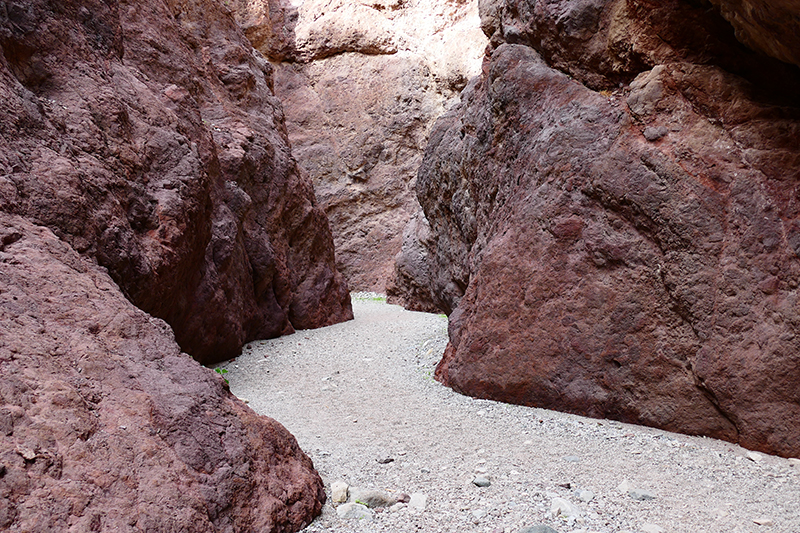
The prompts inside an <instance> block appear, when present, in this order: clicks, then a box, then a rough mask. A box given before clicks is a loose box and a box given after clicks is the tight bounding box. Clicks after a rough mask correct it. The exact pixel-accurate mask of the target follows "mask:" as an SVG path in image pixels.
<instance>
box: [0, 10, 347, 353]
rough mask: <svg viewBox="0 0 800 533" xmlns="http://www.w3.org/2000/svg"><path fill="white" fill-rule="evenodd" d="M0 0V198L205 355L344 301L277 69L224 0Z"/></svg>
mask: <svg viewBox="0 0 800 533" xmlns="http://www.w3.org/2000/svg"><path fill="white" fill-rule="evenodd" d="M0 17H2V19H1V21H2V26H1V28H2V29H0V32H1V33H0V46H2V51H3V54H2V61H1V63H0V76H2V82H1V83H0V96H1V99H2V102H0V106H2V111H0V134H2V138H1V139H2V140H0V143H1V144H0V167H2V169H3V170H2V177H0V191H2V193H1V194H0V208H2V209H3V210H5V211H8V212H12V213H17V214H20V215H22V216H25V217H26V218H28V219H30V220H32V221H34V222H36V223H37V224H41V225H45V226H47V227H49V228H51V229H52V230H53V231H54V232H55V233H56V234H57V235H58V236H59V237H60V238H62V239H63V240H65V242H67V243H69V244H70V245H71V246H72V247H73V248H75V249H76V250H77V251H79V252H80V253H82V254H86V255H88V256H92V257H95V258H96V259H97V261H98V262H99V263H100V264H101V265H102V266H104V267H106V268H107V269H108V270H109V272H110V274H111V276H112V277H113V278H114V280H115V281H116V282H117V283H118V284H119V285H120V287H121V288H122V290H123V291H124V293H125V294H126V295H127V296H128V297H129V298H130V299H131V301H132V302H134V304H136V305H137V306H138V307H140V308H141V309H143V310H145V311H147V312H149V313H151V314H153V315H155V316H158V317H161V318H163V319H165V320H166V321H167V322H168V323H169V324H170V325H171V326H172V327H173V329H174V330H175V334H176V337H177V340H178V342H179V343H180V345H181V346H182V348H183V349H184V350H185V351H187V352H189V353H191V354H192V355H193V356H195V357H196V358H197V359H198V360H200V361H202V362H214V361H219V360H223V359H227V358H230V357H232V356H234V355H236V354H237V353H238V351H239V350H240V348H241V345H242V343H243V342H245V341H248V340H252V339H254V338H258V337H262V338H263V337H271V336H276V335H279V334H281V333H286V332H289V331H292V329H293V328H310V327H317V326H323V325H327V324H331V323H334V322H337V321H341V320H345V319H348V318H351V317H352V311H351V309H350V304H349V295H348V291H347V288H346V284H345V283H344V281H343V280H342V278H341V276H340V274H339V273H338V272H337V271H336V269H335V266H334V254H333V243H332V238H331V234H330V230H329V228H328V225H327V221H326V220H325V216H324V214H323V212H322V211H321V210H320V209H319V208H318V207H317V206H316V203H315V199H314V195H313V190H312V186H311V183H310V181H309V180H308V178H307V177H306V176H305V175H303V174H302V173H301V172H300V171H299V169H298V167H297V165H296V163H295V161H294V159H293V158H292V155H291V153H290V150H289V146H288V143H287V140H286V131H285V127H284V124H283V114H282V111H281V107H280V104H279V102H278V100H277V99H276V98H275V97H274V95H273V93H272V90H271V87H270V86H271V84H272V77H271V68H270V66H269V64H268V63H267V62H266V61H265V60H264V59H263V58H261V57H260V56H259V55H258V54H257V53H255V52H254V51H253V50H252V48H251V47H250V45H249V43H248V41H247V40H246V38H245V37H244V36H243V35H242V33H241V31H240V30H239V29H238V28H237V26H236V23H235V21H234V20H233V17H232V16H231V15H230V13H228V12H226V10H225V9H224V8H223V7H222V6H220V5H218V4H217V3H216V2H212V1H203V0H196V1H192V2H181V1H167V2H161V3H157V4H142V3H137V2H126V1H120V2H116V1H114V2H100V1H93V0H86V1H77V0H76V1H70V2H59V3H57V4H54V3H51V2H46V1H45V0H39V1H35V2H7V3H5V4H4V7H3V11H2V12H0Z"/></svg>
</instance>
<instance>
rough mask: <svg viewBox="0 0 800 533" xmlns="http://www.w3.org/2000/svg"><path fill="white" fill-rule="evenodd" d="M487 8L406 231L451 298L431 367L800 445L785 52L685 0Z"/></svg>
mask: <svg viewBox="0 0 800 533" xmlns="http://www.w3.org/2000/svg"><path fill="white" fill-rule="evenodd" d="M481 11H482V14H483V15H484V20H483V22H484V23H483V27H484V29H485V30H486V31H487V32H488V33H490V34H491V35H492V45H491V49H490V54H491V55H490V57H489V58H488V59H487V61H486V63H485V65H484V75H483V76H482V77H481V79H479V80H476V81H475V82H474V83H472V84H470V85H469V86H468V87H467V89H466V90H465V91H464V93H463V95H462V103H461V104H460V105H459V106H457V107H456V108H454V109H453V110H452V111H451V112H449V113H448V114H447V115H445V116H444V117H443V118H442V119H441V120H440V121H439V122H438V123H437V125H436V127H435V128H434V131H433V133H432V134H431V142H430V144H429V146H428V148H427V151H426V154H425V159H424V161H423V164H422V167H421V169H420V173H419V177H418V182H417V193H418V198H419V201H420V203H421V204H422V207H423V209H424V212H425V215H426V218H427V223H428V224H429V226H430V232H431V235H429V236H428V235H424V239H423V240H421V241H420V242H419V246H417V247H416V248H414V247H411V246H409V247H408V249H409V250H417V252H416V253H419V252H418V250H419V249H423V250H425V255H426V257H427V258H428V259H427V262H426V264H425V267H424V268H417V269H416V270H417V271H418V272H420V273H421V274H422V276H423V277H422V279H416V280H414V283H415V284H416V286H417V287H420V286H421V287H428V288H429V289H430V291H431V292H432V293H433V294H434V295H435V296H436V298H437V300H438V303H439V304H440V305H441V306H442V307H444V308H445V309H447V310H448V312H450V343H449V345H448V347H447V350H446V352H445V355H444V357H443V359H442V361H441V363H440V364H439V367H438V368H437V372H436V376H437V378H438V379H439V380H441V381H443V382H444V383H445V384H447V385H449V386H451V387H453V388H455V389H456V390H458V391H461V392H464V393H466V394H470V395H473V396H478V397H486V398H494V399H498V400H503V401H508V402H513V403H520V404H525V405H533V406H541V407H547V408H553V409H559V410H565V411H570V412H575V413H581V414H585V415H589V416H595V417H609V418H615V419H619V420H624V421H628V422H634V423H641V424H647V425H652V426H656V427H660V428H664V429H668V430H672V431H680V432H687V433H693V434H704V435H709V436H714V437H719V438H723V439H728V440H731V441H734V442H738V443H740V444H742V445H744V446H747V447H749V448H754V449H760V450H763V451H766V452H770V453H777V454H781V455H795V456H796V455H798V454H800V427H799V426H798V425H797V424H794V423H792V421H795V420H798V419H800V387H799V386H798V385H800V365H799V364H798V354H799V353H800V336H798V333H800V331H798V328H800V314H798V312H797V305H798V301H797V288H798V284H799V283H800V261H798V256H799V255H800V246H798V244H799V243H800V208H799V207H798V202H797V194H796V190H795V189H796V183H797V179H798V178H800V170H798V169H800V145H798V143H797V138H798V134H799V133H800V109H798V105H797V102H798V101H799V100H798V96H800V91H799V90H798V87H800V83H799V82H800V73H799V72H798V70H797V68H795V67H793V66H789V65H786V64H782V63H780V62H778V61H775V60H772V59H770V58H767V57H764V56H761V55H758V54H756V53H754V52H752V51H751V50H748V49H746V48H745V47H743V46H742V45H741V44H740V43H738V42H737V41H736V40H735V39H734V32H733V30H732V29H731V27H730V26H729V25H727V23H725V21H724V20H723V19H722V18H721V17H720V16H719V15H718V14H716V13H714V12H713V11H709V10H708V9H707V8H705V7H703V6H701V5H696V4H695V3H693V2H678V1H670V2H662V3H659V6H658V7H656V8H655V11H656V12H655V13H654V12H653V5H652V3H650V2H643V1H642V2H639V1H630V0H628V1H616V0H607V1H603V0H597V1H592V0H575V1H568V2H533V1H532V0H531V1H525V0H507V1H505V2H502V1H495V2H486V3H483V4H482V10H481ZM701 45H702V46H701ZM554 67H555V68H554ZM417 225H419V222H417ZM409 234H411V232H409ZM407 262H409V263H411V262H412V261H411V260H407Z"/></svg>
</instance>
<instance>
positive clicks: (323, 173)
mask: <svg viewBox="0 0 800 533" xmlns="http://www.w3.org/2000/svg"><path fill="white" fill-rule="evenodd" d="M295 4H296V2H295ZM299 4H300V5H299V7H292V6H291V5H289V4H288V3H287V5H286V7H285V9H283V10H276V9H275V7H274V6H273V5H272V4H266V3H265V2H264V1H263V0H262V1H261V2H260V3H259V2H257V1H256V2H253V1H250V0H240V1H239V2H237V3H235V13H236V16H237V18H238V20H239V21H240V23H241V24H242V26H243V28H244V29H245V32H246V34H247V35H248V37H249V38H250V39H251V41H252V42H253V44H254V46H256V48H258V49H259V50H260V51H261V52H262V53H264V55H266V56H268V57H270V58H271V59H272V60H273V62H274V67H275V92H276V94H277V95H278V96H279V98H280V99H281V100H282V102H283V103H284V107H285V112H286V123H287V128H288V131H289V138H290V140H291V144H292V151H293V153H294V154H295V156H296V157H297V159H298V161H299V162H300V164H301V165H302V166H303V167H304V168H306V169H307V170H308V172H309V174H310V175H311V177H312V178H313V181H314V187H315V190H316V193H317V198H318V200H319V202H320V205H321V206H322V207H323V208H324V210H325V212H326V214H327V216H328V218H329V220H330V222H331V228H332V230H333V234H334V240H335V243H336V252H337V265H338V268H339V269H340V270H341V271H342V273H343V274H344V276H345V278H346V279H347V281H348V284H349V286H350V288H351V289H356V290H370V291H377V292H381V293H383V292H386V290H387V289H386V285H387V282H388V281H390V280H391V279H392V278H393V276H394V256H395V255H396V254H397V253H398V252H399V251H400V247H401V242H402V231H403V227H404V226H405V225H406V223H407V222H408V221H409V219H410V218H411V217H413V216H414V215H415V213H416V212H417V211H418V210H419V205H418V204H417V202H416V199H415V196H414V180H415V177H416V171H417V168H418V167H419V164H420V161H421V158H422V152H423V150H424V146H425V144H426V143H427V139H428V134H429V131H430V128H431V126H432V125H433V122H434V121H435V120H436V118H438V117H439V116H440V115H441V114H442V113H443V112H444V110H445V108H446V107H447V106H448V105H450V103H451V102H453V101H456V100H457V97H458V91H460V90H461V89H462V88H463V87H464V85H465V84H466V82H467V79H468V78H470V77H472V76H474V75H476V74H478V72H479V69H480V61H481V58H482V56H483V51H484V48H485V45H486V37H485V36H484V35H483V34H482V33H481V31H480V27H479V18H478V12H477V0H469V1H454V0H435V1H430V0H425V1H423V0H380V1H375V2H361V1H359V0H308V1H305V2H300V3H299Z"/></svg>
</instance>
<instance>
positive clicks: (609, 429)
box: [221, 294, 800, 533]
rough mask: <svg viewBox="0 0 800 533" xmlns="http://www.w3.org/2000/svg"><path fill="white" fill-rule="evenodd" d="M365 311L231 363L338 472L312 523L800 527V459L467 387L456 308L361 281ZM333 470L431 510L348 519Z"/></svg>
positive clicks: (469, 527) (321, 466) (507, 529)
mask: <svg viewBox="0 0 800 533" xmlns="http://www.w3.org/2000/svg"><path fill="white" fill-rule="evenodd" d="M353 310H354V313H355V320H352V321H349V322H346V323H343V324H337V325H334V326H330V327H326V328H321V329H317V330H308V331H299V332H297V333H295V334H293V335H289V336H285V337H281V338H278V339H272V340H266V341H256V342H252V343H250V344H249V345H247V346H246V347H245V348H244V350H243V352H242V355H241V356H240V357H238V358H236V359H235V360H232V361H229V362H227V363H225V364H223V365H221V367H222V368H226V369H227V370H228V373H227V374H226V376H225V377H226V378H227V379H228V380H229V382H230V387H231V391H232V392H233V393H234V394H235V395H237V396H238V397H240V398H242V399H244V400H245V401H247V402H248V403H249V405H250V407H252V408H253V409H254V410H255V411H256V412H258V413H260V414H263V415H267V416H269V417H272V418H274V419H276V420H277V421H278V422H280V423H282V424H283V425H284V426H286V428H287V429H288V430H289V431H290V432H291V433H292V434H294V435H295V437H296V438H297V440H298V442H299V444H300V446H301V447H302V448H303V450H304V451H305V452H306V453H307V454H308V455H309V456H310V457H311V458H312V459H313V461H314V465H315V466H316V468H317V470H318V471H319V473H320V475H321V476H322V478H323V480H324V481H325V484H326V490H327V491H328V495H329V498H328V502H327V503H326V504H325V506H324V509H323V513H322V516H320V517H319V518H317V519H316V520H315V521H314V522H313V523H312V524H310V525H309V526H308V527H306V529H305V530H304V531H306V532H322V531H329V532H342V533H344V532H348V533H350V532H352V533H360V532H416V531H423V532H441V533H449V532H459V533H460V532H486V533H518V532H520V531H521V530H524V529H525V528H528V527H530V526H536V525H539V524H545V525H547V526H549V527H551V528H553V529H555V530H556V531H557V532H558V533H570V532H581V533H588V532H602V533H612V532H613V533H617V532H631V533H636V532H638V533H658V532H659V531H660V532H664V533H672V532H675V533H680V532H686V533H702V532H706V533H716V532H725V533H733V532H743V533H751V532H759V533H760V532H764V533H800V466H798V465H797V464H796V463H797V461H790V460H787V459H783V458H780V457H774V456H769V455H764V454H754V453H752V452H748V451H747V450H745V449H743V448H741V447H739V446H736V445H733V444H730V443H727V442H723V441H717V440H714V439H708V438H702V437H691V436H686V435H679V434H674V433H668V432H665V431H660V430H655V429H651V428H646V427H640V426H633V425H629V424H623V423H619V422H615V421H609V420H596V419H591V418H585V417H581V416H575V415H570V414H564V413H558V412H555V411H548V410H544V409H536V408H530V407H520V406H515V405H506V404H502V403H498V402H493V401H488V400H477V399H472V398H469V397H467V396H462V395H460V394H457V393H455V392H453V391H452V390H450V389H448V388H445V387H443V386H442V385H441V384H439V383H438V382H436V381H435V380H434V379H433V371H434V368H435V366H436V363H437V362H438V361H439V359H440V357H441V355H442V352H443V351H444V348H445V346H446V344H447V319H446V318H445V317H444V316H443V315H433V314H427V313H415V312H411V311H406V310H404V309H402V308H401V307H398V306H394V305H388V304H386V303H385V302H384V301H381V300H379V299H378V298H376V297H374V296H371V295H369V294H366V295H365V294H354V295H353ZM476 478H483V479H481V480H480V481H481V484H485V483H483V482H484V481H488V482H489V485H488V486H486V487H479V486H477V485H476V484H475V481H476ZM335 481H344V482H346V483H347V484H349V485H350V486H351V487H358V488H362V489H375V490H380V491H384V492H386V493H389V494H392V495H398V496H399V495H400V494H403V493H405V494H408V495H411V494H416V495H424V496H425V498H423V500H424V508H420V507H419V506H417V507H411V506H407V507H405V506H402V505H398V506H395V507H396V508H399V509H395V510H389V509H376V510H375V511H374V514H373V516H372V518H362V519H358V520H354V519H344V518H340V517H339V516H338V515H337V512H336V509H335V505H339V504H333V503H332V501H331V498H330V486H331V484H332V483H333V482H335ZM642 494H647V495H650V496H654V497H653V498H652V499H646V498H645V499H636V498H638V497H639V496H641V495H642ZM554 501H555V502H556V503H557V504H556V505H554ZM564 501H566V502H568V503H569V504H571V505H567V504H565V503H564ZM558 502H560V503H558Z"/></svg>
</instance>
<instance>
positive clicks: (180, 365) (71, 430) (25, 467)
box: [0, 213, 325, 532]
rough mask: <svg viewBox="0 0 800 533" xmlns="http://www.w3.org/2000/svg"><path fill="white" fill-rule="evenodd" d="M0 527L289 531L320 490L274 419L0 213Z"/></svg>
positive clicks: (68, 253) (158, 323)
mask: <svg viewBox="0 0 800 533" xmlns="http://www.w3.org/2000/svg"><path fill="white" fill-rule="evenodd" d="M0 321H2V324H3V328H2V331H0V376H2V379H0V529H3V530H4V531H6V530H9V531H31V532H45V531H132V532H133V531H174V532H178V531H186V532H217V531H296V530H298V529H300V528H301V527H303V526H304V525H305V524H307V523H309V522H310V521H311V519H312V518H313V517H314V516H316V515H317V514H319V512H320V509H321V506H322V503H323V502H324V500H325V493H324V489H323V486H322V481H321V479H320V478H319V476H318V474H317V473H316V471H314V468H313V465H312V464H311V460H310V459H309V458H308V457H306V456H305V454H303V452H302V451H301V450H300V448H299V447H298V446H297V442H296V441H295V439H294V437H292V436H291V435H290V434H289V432H288V431H286V430H285V429H284V428H283V426H281V425H280V424H278V423H277V422H275V421H274V420H271V419H269V418H266V417H261V416H258V415H256V414H255V413H253V411H251V410H250V408H249V407H246V406H245V405H244V404H243V403H242V402H241V401H239V400H238V399H236V398H234V397H233V396H232V395H231V394H230V393H229V392H228V390H227V385H226V384H225V382H224V381H223V379H222V378H221V377H220V376H219V375H217V374H215V373H214V372H212V371H211V370H209V369H207V368H203V367H202V366H200V365H199V364H197V362H196V361H194V360H193V359H192V358H191V357H189V356H188V355H186V354H185V353H181V351H180V348H179V347H178V345H177V344H176V343H175V340H174V337H173V335H172V332H171V330H170V328H169V326H168V325H167V324H166V323H165V322H164V321H162V320H160V319H157V318H153V317H151V316H149V315H147V314H146V313H143V312H142V311H141V310H139V309H136V308H135V307H134V306H133V305H131V304H130V303H129V302H128V301H127V300H126V299H125V298H124V297H123V295H122V293H121V292H120V291H119V288H118V287H117V285H116V284H115V283H114V282H113V280H112V279H111V278H110V277H109V276H108V274H107V273H106V272H105V271H104V270H103V269H102V268H100V267H98V266H97V265H96V264H94V263H93V262H91V261H90V260H88V259H87V258H85V257H81V256H80V255H79V254H78V253H76V252H75V251H74V250H72V249H71V248H70V247H69V246H68V245H67V244H65V243H64V242H63V241H62V240H60V239H59V238H58V237H56V236H55V235H54V234H53V233H52V232H51V231H50V230H48V229H46V228H44V227H41V226H36V225H34V224H31V223H30V222H28V221H26V220H24V219H22V218H20V217H16V216H11V215H8V214H5V213H0Z"/></svg>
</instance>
